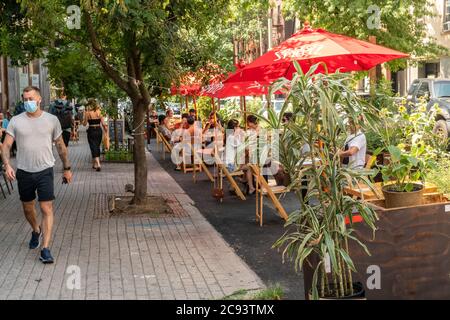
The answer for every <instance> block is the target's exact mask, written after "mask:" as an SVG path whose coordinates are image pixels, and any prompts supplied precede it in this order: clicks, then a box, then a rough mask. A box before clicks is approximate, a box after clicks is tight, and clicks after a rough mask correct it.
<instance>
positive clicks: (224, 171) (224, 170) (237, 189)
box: [214, 147, 246, 200]
mask: <svg viewBox="0 0 450 320" xmlns="http://www.w3.org/2000/svg"><path fill="white" fill-rule="evenodd" d="M223 150H224V148H223V147H222V148H221V149H220V150H218V153H217V154H214V160H215V162H216V164H217V167H218V168H219V179H220V185H223V183H222V181H223V177H224V176H225V178H226V179H227V180H228V182H229V183H230V185H231V187H232V188H233V189H234V192H236V195H237V196H238V197H239V198H240V199H241V200H246V198H245V195H244V193H243V192H242V190H241V188H240V187H239V185H238V183H237V182H236V180H234V178H235V177H240V176H243V175H244V172H243V171H242V170H235V171H233V172H230V170H228V168H227V166H226V165H225V164H224V163H223V161H222V160H221V158H220V153H221V152H223Z"/></svg>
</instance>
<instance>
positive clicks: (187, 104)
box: [186, 96, 189, 112]
mask: <svg viewBox="0 0 450 320" xmlns="http://www.w3.org/2000/svg"><path fill="white" fill-rule="evenodd" d="M186 111H187V112H189V98H188V96H186Z"/></svg>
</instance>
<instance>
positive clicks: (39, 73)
mask: <svg viewBox="0 0 450 320" xmlns="http://www.w3.org/2000/svg"><path fill="white" fill-rule="evenodd" d="M30 85H32V86H36V87H38V88H40V89H41V95H42V105H43V106H46V105H48V104H49V103H50V82H49V80H48V69H47V68H46V67H45V65H44V60H43V59H36V60H34V61H33V62H31V63H29V64H28V65H26V66H23V67H14V66H12V65H11V61H10V59H9V58H7V57H4V56H0V111H1V112H6V111H11V112H12V111H13V110H14V106H15V105H16V104H17V102H19V101H20V100H21V94H22V90H23V89H24V88H25V87H27V86H30Z"/></svg>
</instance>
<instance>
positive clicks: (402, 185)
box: [381, 145, 434, 192]
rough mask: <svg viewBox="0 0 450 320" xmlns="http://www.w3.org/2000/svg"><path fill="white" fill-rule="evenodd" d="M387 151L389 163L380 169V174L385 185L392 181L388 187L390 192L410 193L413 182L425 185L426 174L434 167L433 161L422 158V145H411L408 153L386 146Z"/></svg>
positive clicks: (423, 148)
mask: <svg viewBox="0 0 450 320" xmlns="http://www.w3.org/2000/svg"><path fill="white" fill-rule="evenodd" d="M387 150H388V151H389V154H390V161H389V163H388V164H386V165H383V166H382V167H381V173H382V174H383V181H384V182H385V183H386V182H390V181H394V183H392V184H391V185H389V189H390V190H391V191H396V192H411V191H413V190H414V183H415V182H417V181H420V182H422V183H425V177H426V173H427V172H428V171H429V170H430V169H431V168H433V167H434V161H433V160H432V159H430V158H426V157H423V154H424V151H425V146H424V145H418V146H416V145H413V146H412V147H411V150H410V152H402V150H401V149H400V148H398V147H396V146H388V147H387Z"/></svg>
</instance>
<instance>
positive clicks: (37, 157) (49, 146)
mask: <svg viewBox="0 0 450 320" xmlns="http://www.w3.org/2000/svg"><path fill="white" fill-rule="evenodd" d="M6 132H7V133H8V134H9V135H11V136H12V137H13V138H14V139H15V140H16V143H17V168H18V169H21V170H23V171H26V172H40V171H43V170H45V169H48V168H51V167H53V166H54V165H55V158H54V156H53V141H55V140H56V139H58V138H59V137H60V136H61V134H62V130H61V125H60V123H59V120H58V118H57V117H55V116H54V115H51V114H50V113H47V112H45V111H44V112H42V114H41V116H40V117H39V118H32V117H30V116H28V114H27V113H26V112H23V113H21V114H19V115H18V116H15V117H13V118H12V119H11V121H10V122H9V125H8V128H7V129H6Z"/></svg>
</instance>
